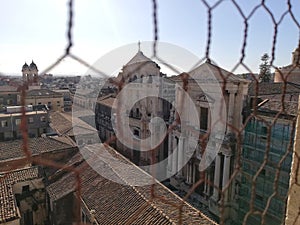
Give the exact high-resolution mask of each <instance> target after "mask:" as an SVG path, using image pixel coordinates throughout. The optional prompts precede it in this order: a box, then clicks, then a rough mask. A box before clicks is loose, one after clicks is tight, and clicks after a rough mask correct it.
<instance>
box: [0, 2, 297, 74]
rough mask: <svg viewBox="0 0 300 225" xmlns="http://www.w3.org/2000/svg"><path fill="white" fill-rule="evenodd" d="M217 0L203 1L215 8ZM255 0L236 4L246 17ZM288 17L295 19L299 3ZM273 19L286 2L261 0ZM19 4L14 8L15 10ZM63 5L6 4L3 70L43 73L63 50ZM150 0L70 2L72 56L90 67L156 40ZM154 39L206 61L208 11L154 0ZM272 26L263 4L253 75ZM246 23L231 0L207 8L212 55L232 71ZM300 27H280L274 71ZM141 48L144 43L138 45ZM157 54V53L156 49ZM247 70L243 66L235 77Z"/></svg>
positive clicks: (249, 61)
mask: <svg viewBox="0 0 300 225" xmlns="http://www.w3.org/2000/svg"><path fill="white" fill-rule="evenodd" d="M215 2H216V1H208V3H209V4H211V5H212V4H214V3H215ZM259 2H260V1H251V2H247V3H245V2H243V1H237V3H238V4H239V6H240V7H241V9H242V10H243V11H244V13H245V15H246V16H247V15H248V14H249V13H250V12H251V10H252V9H253V8H254V7H255V6H256V5H257V4H259ZM291 3H292V6H293V7H292V12H293V15H294V16H295V17H296V19H299V17H300V13H299V10H297V9H298V8H300V4H299V2H297V1H291ZM265 4H266V6H267V7H268V8H269V9H270V10H271V12H272V14H273V15H274V19H275V20H276V21H278V20H279V19H280V16H281V15H282V14H283V13H284V12H285V11H286V10H287V8H288V6H287V4H286V2H283V1H281V2H278V1H277V2H274V1H266V3H265ZM16 6H18V7H16ZM67 10H68V8H67V1H58V0H55V1H43V2H40V1H36V0H34V1H20V0H15V1H10V2H5V10H3V12H2V13H1V15H0V18H1V19H0V26H1V27H2V28H3V29H2V35H1V37H0V43H1V44H0V51H1V53H2V54H1V55H0V72H1V73H3V74H5V75H6V74H7V75H10V74H13V75H16V74H18V75H21V66H22V65H23V64H24V62H25V61H26V62H27V63H30V62H31V60H34V62H35V63H36V64H37V65H38V66H39V71H40V72H41V71H42V70H44V69H45V68H46V67H47V66H49V65H50V64H51V63H52V62H54V61H55V60H56V59H57V58H58V57H60V56H61V55H62V54H63V52H64V49H65V46H66V43H67V41H66V37H65V36H66V24H67ZM152 13H153V12H152V3H151V1H138V0H131V1H126V2H125V1H124V2H123V1H107V0H101V1H96V0H92V1H88V2H86V1H75V2H74V15H75V16H74V27H73V30H72V33H73V42H74V47H73V48H72V53H74V54H75V55H78V56H80V57H81V58H83V59H84V60H86V61H87V62H88V63H90V64H93V63H94V62H96V61H97V60H98V59H99V58H100V57H101V56H103V55H105V54H106V53H108V52H110V51H112V50H114V49H116V48H119V47H121V46H124V45H127V44H130V43H137V42H138V41H139V40H140V41H141V42H143V41H149V40H152V39H153V29H154V28H153V24H152V22H153V18H152ZM157 13H158V35H159V41H162V42H167V43H171V44H174V45H177V46H180V47H182V48H185V49H187V50H188V51H190V52H192V53H194V54H195V55H197V56H198V57H199V58H203V57H204V56H205V50H206V43H207V23H208V22H207V8H206V7H205V5H204V4H203V3H202V2H201V1H197V2H195V1H185V2H179V1H170V0H167V1H158V11H157ZM273 35H274V25H273V23H272V22H271V17H270V15H269V14H268V12H267V11H266V10H265V9H264V8H263V7H260V8H259V9H258V10H257V11H256V12H255V13H254V15H253V16H252V17H251V19H250V20H249V28H248V39H247V46H246V49H245V50H246V57H245V59H244V62H245V64H246V65H247V66H248V67H249V68H250V69H251V70H252V72H253V73H257V72H258V70H259V69H258V66H259V64H260V57H261V55H262V54H263V53H265V52H266V53H268V54H269V55H270V54H271V52H272V42H273ZM243 36H244V21H243V20H242V17H241V16H240V15H239V14H238V10H237V8H235V6H234V4H233V3H232V1H222V2H221V3H220V4H219V5H218V6H217V7H216V8H215V9H214V10H213V11H212V36H211V41H212V42H211V45H210V47H211V48H210V58H211V59H212V60H213V61H214V62H216V63H217V64H218V65H220V66H222V67H223V68H225V69H227V70H229V71H231V70H232V69H233V68H234V66H235V65H236V64H237V62H238V61H239V59H240V57H241V49H242V44H243ZM298 40H299V29H298V28H297V26H296V24H295V23H294V22H293V20H292V18H291V16H290V15H289V14H287V15H286V16H285V17H284V19H283V20H282V22H281V23H280V25H279V27H278V35H277V42H276V50H275V61H274V65H275V66H279V67H280V66H285V65H288V64H290V62H291V57H292V51H294V49H295V48H296V47H297V45H298ZM142 50H143V46H142ZM158 55H159V52H158ZM86 72H87V68H85V67H83V66H81V65H79V64H78V63H77V62H74V61H73V60H72V59H70V58H66V59H65V60H64V61H63V62H62V63H61V64H60V65H58V66H57V67H56V68H54V69H53V70H52V71H50V72H49V73H52V74H54V75H56V74H59V75H64V74H65V75H83V74H85V73H86ZM243 72H247V71H246V70H245V69H243V68H242V67H239V68H237V69H236V70H235V71H234V73H243Z"/></svg>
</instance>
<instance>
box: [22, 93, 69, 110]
mask: <svg viewBox="0 0 300 225" xmlns="http://www.w3.org/2000/svg"><path fill="white" fill-rule="evenodd" d="M18 101H19V102H20V101H21V95H19V96H18ZM25 105H47V106H48V108H49V110H51V111H58V112H62V111H63V110H64V100H63V95H62V94H61V93H57V92H55V91H51V90H47V89H34V90H28V91H27V93H26V97H25Z"/></svg>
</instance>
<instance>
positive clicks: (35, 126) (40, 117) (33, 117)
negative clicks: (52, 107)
mask: <svg viewBox="0 0 300 225" xmlns="http://www.w3.org/2000/svg"><path fill="white" fill-rule="evenodd" d="M10 109H13V110H14V111H12V112H10V111H9V110H10ZM25 115H26V119H27V126H28V136H29V137H31V138H33V137H40V136H41V135H42V134H44V133H47V132H49V128H50V127H49V115H48V112H47V111H42V110H38V111H33V110H32V108H31V110H29V111H27V112H26V114H25ZM21 119H22V113H21V106H12V107H7V111H6V112H3V113H0V141H11V140H15V139H20V138H22V134H21V130H20V125H21Z"/></svg>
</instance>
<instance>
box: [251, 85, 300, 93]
mask: <svg viewBox="0 0 300 225" xmlns="http://www.w3.org/2000/svg"><path fill="white" fill-rule="evenodd" d="M283 85H284V83H263V82H262V83H259V84H258V85H256V84H255V83H254V82H252V83H251V84H250V85H249V90H248V93H249V95H250V96H255V93H256V88H257V86H258V96H261V95H274V94H280V95H281V94H282V93H283ZM285 93H287V94H297V93H298V94H299V93H300V86H299V85H298V86H297V85H292V84H287V85H286V90H285Z"/></svg>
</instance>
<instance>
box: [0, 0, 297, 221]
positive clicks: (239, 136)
mask: <svg viewBox="0 0 300 225" xmlns="http://www.w3.org/2000/svg"><path fill="white" fill-rule="evenodd" d="M201 2H202V3H203V4H204V5H205V7H206V9H207V43H206V51H205V56H204V58H203V59H201V60H200V62H203V60H205V59H210V52H211V41H212V39H213V37H212V18H213V12H214V9H215V8H216V7H217V6H218V5H219V4H221V3H222V2H223V0H219V1H217V2H216V3H214V4H213V5H211V4H209V3H208V2H207V1H205V0H201ZM231 2H232V4H233V5H234V7H235V8H236V10H237V11H238V13H239V15H240V17H241V18H242V19H243V30H244V32H243V33H244V35H243V41H242V45H241V46H242V47H241V50H240V58H239V61H238V62H237V63H236V65H235V67H234V69H233V70H232V71H231V72H232V73H233V72H234V71H235V70H236V69H237V68H238V67H243V68H244V69H245V70H246V71H248V72H249V73H250V74H251V76H252V79H253V83H254V86H255V98H254V102H253V111H252V112H251V114H250V115H249V116H248V117H247V118H246V120H245V122H244V124H243V126H242V127H234V126H233V125H232V124H227V126H229V127H231V128H232V130H233V131H234V134H235V138H236V163H235V165H234V170H233V171H232V173H231V175H230V179H229V183H228V184H227V185H226V186H225V187H224V188H223V189H219V193H220V194H221V199H220V224H224V223H225V221H224V217H223V213H224V210H223V209H224V208H225V202H224V193H225V192H226V190H227V189H228V188H229V186H230V183H232V182H233V181H234V179H236V177H237V176H238V175H239V174H240V173H241V167H242V159H241V156H242V151H243V132H244V130H245V128H246V126H247V123H248V122H249V121H250V120H251V119H253V118H255V119H256V120H259V121H262V122H263V123H265V124H266V126H267V145H266V149H265V150H266V151H265V155H264V160H263V162H262V163H261V165H260V167H259V168H258V169H257V171H256V172H255V174H254V176H253V177H252V178H251V180H250V182H251V198H250V204H249V205H250V207H249V211H248V212H247V213H246V215H245V217H244V219H243V224H247V220H248V218H249V217H250V216H251V215H259V216H261V224H265V220H264V218H265V215H266V213H267V211H268V208H269V205H270V201H271V200H272V198H273V197H274V196H275V195H277V193H278V180H279V174H280V168H281V166H282V163H283V161H284V159H285V158H286V157H287V155H288V154H289V153H291V152H294V151H295V149H293V135H291V136H290V140H289V145H288V148H287V149H286V150H285V154H283V155H282V158H281V159H280V161H279V163H278V164H277V166H276V167H275V168H276V175H275V179H274V183H273V193H272V194H271V195H270V196H269V198H268V201H267V204H266V207H265V209H264V210H263V211H259V210H257V209H255V207H254V199H255V193H256V186H257V178H258V176H259V174H260V173H261V172H262V171H263V169H264V167H265V165H266V164H267V162H268V159H269V151H270V140H271V129H272V126H273V125H274V124H275V123H276V121H277V119H278V118H279V116H280V115H281V114H282V113H284V112H285V106H286V102H285V95H286V88H287V84H288V82H287V78H288V76H289V75H290V74H291V73H292V72H293V70H295V69H296V68H297V67H298V68H299V61H298V63H297V65H295V66H294V67H293V68H291V69H290V71H289V72H288V74H287V76H286V74H282V73H281V72H280V70H279V73H280V74H281V77H282V80H283V88H282V92H281V107H280V110H279V111H278V112H277V113H276V115H275V117H274V118H273V122H272V123H269V122H268V121H266V120H265V119H264V118H263V117H261V116H260V115H259V114H258V108H257V104H256V101H257V96H258V94H259V89H258V84H259V80H258V78H257V77H256V76H254V75H253V74H254V73H253V71H251V69H250V68H249V67H248V66H247V64H246V63H245V62H244V59H245V56H246V46H247V40H248V34H249V20H250V19H251V18H252V17H253V16H254V15H255V13H256V12H257V10H259V9H263V10H264V12H265V14H267V15H268V16H269V17H270V18H271V21H272V24H273V29H274V31H273V41H272V51H271V59H270V64H271V66H272V67H273V69H278V68H277V67H276V66H275V65H274V60H275V50H276V43H277V37H278V28H279V26H280V25H281V23H282V21H283V19H284V18H285V17H290V18H291V19H292V21H293V22H294V24H295V25H296V26H297V28H298V29H299V30H300V24H299V23H300V21H298V20H297V19H296V17H295V15H294V11H293V8H292V3H291V1H290V0H287V1H286V7H287V9H286V11H285V12H284V13H283V14H282V15H281V16H280V17H279V20H276V19H275V16H274V14H273V12H272V10H271V9H269V8H268V6H267V5H266V4H265V1H264V0H262V1H261V2H260V3H259V4H258V5H256V6H255V7H253V9H252V11H251V12H250V13H249V14H248V15H246V14H245V13H244V12H243V10H242V8H241V7H240V5H239V3H238V2H237V1H235V0H231ZM73 3H74V1H73V0H69V2H68V23H67V27H66V28H67V31H66V36H67V42H66V48H65V50H64V52H63V54H62V55H61V56H60V57H59V58H58V59H57V61H55V62H53V63H51V64H50V65H49V66H48V67H47V68H46V69H45V70H44V71H42V72H41V73H40V74H45V73H47V72H49V71H51V70H52V69H53V68H55V67H56V66H57V65H59V64H60V63H61V62H62V60H63V59H64V58H66V57H70V58H72V59H74V60H75V61H77V62H78V63H80V64H82V65H84V66H85V67H87V68H88V69H91V70H93V71H95V72H96V73H97V74H101V75H102V76H103V77H106V76H107V75H105V74H104V73H103V72H102V71H99V70H98V69H96V68H94V67H93V66H92V65H91V64H89V63H88V62H86V61H85V60H84V59H82V58H81V57H80V56H77V55H74V54H73V53H72V47H73V45H74V43H73V36H72V29H73V20H74V11H73V10H74V8H73ZM152 6H153V8H152V11H153V14H152V20H153V49H152V57H151V59H154V60H157V61H158V62H159V63H161V64H163V65H165V66H167V67H169V68H170V69H171V70H173V71H176V69H174V67H173V66H172V65H169V64H168V62H166V61H164V60H163V59H161V58H160V57H159V50H158V49H157V42H158V40H159V21H158V10H157V1H156V0H152ZM298 48H300V41H299V46H298ZM200 62H199V63H200ZM1 75H2V76H4V75H5V74H3V73H1ZM220 75H221V76H222V79H223V80H224V84H223V87H222V88H223V89H224V88H225V85H226V80H227V78H228V77H224V76H223V75H222V73H221V72H220ZM188 78H189V76H188V74H186V75H185V76H182V83H183V88H184V90H188V88H189V82H188ZM123 82H124V81H120V82H119V83H117V84H115V85H116V86H117V87H118V88H119V91H120V90H121V89H122V87H123ZM26 85H27V84H26V83H25V84H24V85H23V87H22V92H21V105H23V106H24V105H25V97H26V91H25V89H26ZM25 113H26V112H25V109H24V108H23V110H22V123H21V126H20V129H21V131H22V138H23V151H24V153H25V155H26V157H27V160H29V161H30V162H32V163H34V164H36V165H44V166H49V167H53V168H57V169H63V170H67V171H70V172H73V173H75V175H76V180H77V182H76V185H77V188H76V194H77V196H78V198H77V200H78V202H77V203H78V207H77V213H76V215H77V218H76V220H77V221H78V224H79V223H80V211H79V210H80V196H81V189H80V187H81V180H80V171H79V170H77V169H76V168H74V167H73V166H69V167H66V166H65V165H64V164H59V163H57V162H54V161H50V160H47V159H45V158H42V157H32V156H31V152H30V149H28V133H27V120H26V116H25ZM295 123H296V119H293V125H292V126H293V130H292V131H291V134H293V133H294V132H295V131H294V129H295ZM178 124H180V119H179V117H177V120H176V121H175V123H174V124H172V125H171V126H170V127H169V130H168V132H171V131H172V129H174V127H175V126H176V125H178ZM208 136H209V132H208V133H207V134H206V135H205V136H202V137H200V138H199V141H200V142H201V143H204V142H205V140H206V139H207V138H208ZM111 141H114V137H112V138H111V139H109V140H107V141H106V143H107V144H109V143H110V142H111ZM153 152H155V149H154V150H153ZM298 154H299V153H297V152H295V157H296V158H297V162H298V164H297V166H296V167H295V171H294V173H295V174H296V176H295V179H294V180H293V181H292V182H291V185H297V186H300V181H299V180H298V179H296V178H297V174H298V172H299V162H300V156H299V155H298ZM154 160H155V159H154V154H153V162H154ZM17 166H18V165H16V168H17ZM0 182H1V180H0ZM203 183H207V184H208V185H210V186H212V187H214V184H213V183H212V182H211V181H210V180H207V179H206V178H205V171H202V172H201V173H200V179H199V180H197V181H196V182H195V183H194V184H193V186H192V187H191V188H190V190H189V192H188V193H187V194H186V196H185V197H184V199H185V200H187V199H188V197H189V196H190V195H191V194H192V193H193V192H194V191H195V190H196V188H197V187H198V186H199V185H201V184H203ZM150 188H151V193H152V195H151V198H152V199H160V200H162V201H165V199H164V198H163V196H159V195H157V194H156V192H155V186H154V185H153V186H152V187H150ZM214 188H218V187H214ZM289 193H290V191H289V192H288V194H289ZM286 199H287V195H286V196H285V197H283V198H282V200H283V201H286ZM172 204H173V203H170V205H172ZM182 207H183V205H176V206H174V210H178V214H179V224H181V223H182V221H181V213H182ZM176 208H177V209H176ZM299 215H300V205H299V206H298V213H297V216H296V217H295V218H294V223H293V224H299V221H300V219H299ZM133 216H138V215H137V214H135V215H133Z"/></svg>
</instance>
